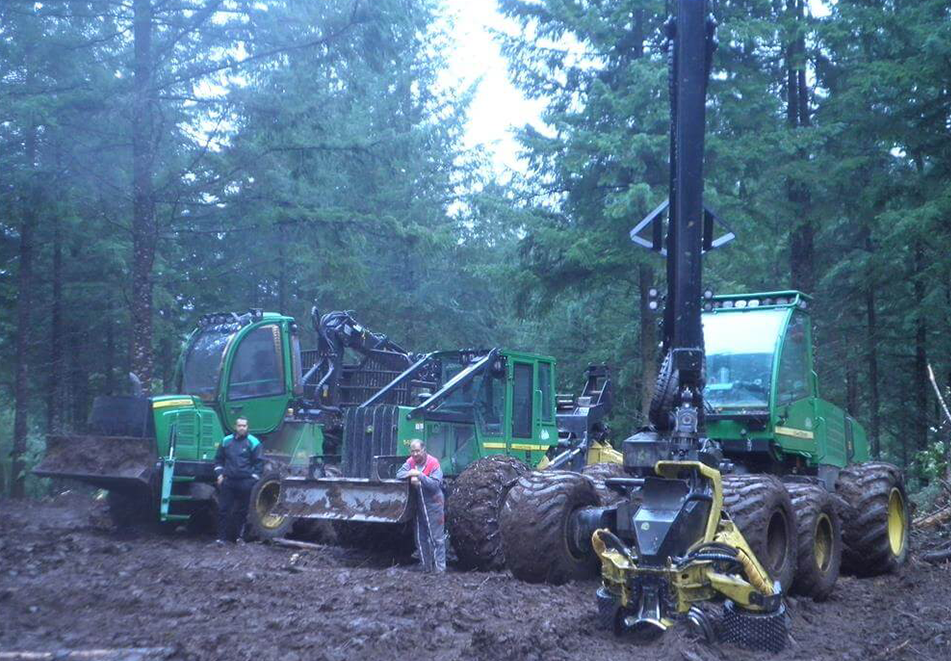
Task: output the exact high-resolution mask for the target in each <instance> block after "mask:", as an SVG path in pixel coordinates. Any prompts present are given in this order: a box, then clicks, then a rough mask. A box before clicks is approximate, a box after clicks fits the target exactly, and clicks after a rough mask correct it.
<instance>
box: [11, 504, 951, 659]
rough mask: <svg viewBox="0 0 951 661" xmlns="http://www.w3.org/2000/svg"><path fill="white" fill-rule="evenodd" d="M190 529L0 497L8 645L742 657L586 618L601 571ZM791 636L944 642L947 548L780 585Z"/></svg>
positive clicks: (858, 650)
mask: <svg viewBox="0 0 951 661" xmlns="http://www.w3.org/2000/svg"><path fill="white" fill-rule="evenodd" d="M210 541H211V540H210V538H207V539H206V538H202V537H192V536H186V535H182V534H168V535H156V534H140V535H139V536H132V537H125V536H119V535H117V534H116V533H114V532H113V531H112V530H110V529H109V528H108V526H107V525H106V524H105V523H104V522H103V519H102V517H101V515H100V513H99V512H98V505H96V504H94V503H93V502H92V501H91V500H90V499H89V498H88V497H86V496H83V495H80V494H70V495H69V496H66V497H60V498H57V499H55V500H53V501H51V502H43V503H36V502H11V501H0V651H4V652H9V651H17V650H26V651H46V652H51V651H55V650H61V649H91V648H102V647H161V648H169V649H171V650H172V651H171V652H170V653H169V654H168V658H174V659H194V660H204V659H209V660H211V659H221V658H229V659H235V660H241V659H247V660H249V661H251V660H253V661H270V660H272V659H273V660H275V661H309V660H311V659H314V660H326V661H344V660H347V661H350V660H356V659H381V660H383V659H387V660H390V659H403V658H412V657H416V656H421V658H427V659H446V660H449V659H474V660H479V661H481V660H486V661H487V660H489V659H493V660H494V659H511V660H513V661H535V660H539V661H540V660H542V659H544V660H545V661H575V660H578V661H580V660H581V659H592V658H606V659H607V658H638V659H644V660H650V659H664V660H665V661H668V660H675V661H680V660H683V661H727V660H728V659H729V660H730V661H746V660H747V659H749V660H750V661H752V660H753V659H757V660H759V659H763V658H764V655H763V654H761V653H753V652H748V651H745V650H741V649H736V648H733V647H729V646H724V645H715V646H707V645H703V644H700V643H697V642H694V641H692V640H691V639H690V638H689V637H688V636H687V635H686V634H685V632H684V631H683V630H682V629H681V628H675V629H674V630H672V631H670V632H668V634H666V635H665V636H664V637H663V638H662V639H661V640H659V641H656V642H653V643H651V644H648V645H637V644H636V643H634V642H631V641H627V640H623V639H617V638H615V637H614V636H613V635H612V634H610V633H605V632H602V631H599V630H597V629H596V627H595V620H596V614H595V602H594V590H595V588H596V585H597V583H596V582H594V581H589V582H585V583H572V584H567V585H562V586H548V585H542V586H535V585H528V584H525V583H521V582H518V581H516V580H514V579H513V578H512V577H511V576H509V575H507V574H504V573H500V572H496V573H491V572H454V571H450V572H449V573H448V574H446V575H444V576H430V575H425V574H420V573H417V572H414V571H412V568H411V566H407V565H400V564H395V562H394V560H393V559H392V558H388V557H387V556H385V555H380V554H370V553H365V552H362V551H359V550H353V549H345V548H341V547H336V546H326V547H323V548H322V549H321V550H320V551H303V550H299V549H288V548H283V547H278V546H269V545H263V544H247V545H244V546H228V547H224V548H221V547H218V546H215V545H213V544H211V543H210ZM789 611H790V613H791V616H792V622H793V627H792V638H793V640H792V642H791V644H790V647H789V648H787V649H786V650H785V651H784V652H782V653H781V654H779V655H775V656H774V657H772V658H775V659H778V660H792V659H797V660H798V659H803V660H805V659H830V660H831V659H836V660H838V659H844V660H846V661H853V660H854V661H859V660H865V659H882V660H884V659H888V660H889V661H891V660H902V659H908V660H909V661H910V660H911V659H915V660H916V661H919V660H922V659H925V660H931V659H933V660H935V661H938V660H944V659H949V658H951V632H949V631H948V628H947V623H948V622H949V621H951V566H943V567H942V566H939V567H932V566H930V565H926V564H924V563H920V562H918V561H917V560H915V559H914V558H913V559H912V562H911V564H910V565H909V566H907V567H906V568H905V569H903V570H902V571H901V572H900V573H899V574H896V575H890V576H885V577H879V578H874V579H857V578H853V577H849V576H843V577H842V578H841V579H840V580H839V583H838V584H837V586H836V589H835V591H834V593H833V595H832V596H831V598H830V600H829V601H827V602H824V603H817V602H813V601H811V600H809V599H795V598H793V599H790V600H789Z"/></svg>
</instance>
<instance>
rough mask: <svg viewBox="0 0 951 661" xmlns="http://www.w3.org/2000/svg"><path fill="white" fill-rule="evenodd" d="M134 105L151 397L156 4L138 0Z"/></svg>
mask: <svg viewBox="0 0 951 661" xmlns="http://www.w3.org/2000/svg"><path fill="white" fill-rule="evenodd" d="M132 10H133V40H134V42H135V44H134V49H133V50H134V58H135V64H134V70H135V72H134V81H133V90H134V99H133V107H132V188H133V190H132V305H131V312H132V347H131V359H132V371H133V372H134V373H135V375H136V376H138V377H139V379H140V380H141V381H142V387H143V389H144V391H145V392H146V393H149V392H151V385H152V370H153V357H152V284H153V283H152V267H153V264H154V262H155V243H156V228H155V199H154V196H153V191H152V178H153V167H154V159H153V151H154V146H153V137H154V127H153V122H154V117H153V114H154V113H153V111H154V108H153V106H154V98H153V97H154V90H153V89H152V4H151V0H134V2H133V3H132Z"/></svg>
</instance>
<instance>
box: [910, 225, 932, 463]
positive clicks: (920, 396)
mask: <svg viewBox="0 0 951 661" xmlns="http://www.w3.org/2000/svg"><path fill="white" fill-rule="evenodd" d="M924 259H925V257H924V248H923V247H922V245H921V242H920V241H916V242H915V264H914V269H915V273H914V281H913V285H912V289H913V291H914V301H915V304H916V305H918V306H919V307H918V308H917V309H916V311H915V367H914V380H915V386H914V392H915V408H914V411H915V424H914V430H915V449H916V450H919V451H920V450H924V449H925V448H926V447H927V445H928V419H929V417H930V416H929V411H928V351H927V339H928V326H927V322H926V321H925V315H924V311H923V310H922V309H921V307H920V306H921V301H922V300H924V296H925V283H924V282H923V281H922V278H923V277H924V266H925V265H924Z"/></svg>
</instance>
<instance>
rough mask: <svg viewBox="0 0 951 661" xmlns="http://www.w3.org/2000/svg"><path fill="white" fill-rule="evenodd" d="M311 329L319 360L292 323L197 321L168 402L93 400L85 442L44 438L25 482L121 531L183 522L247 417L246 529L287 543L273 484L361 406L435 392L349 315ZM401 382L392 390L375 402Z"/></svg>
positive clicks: (205, 494) (321, 319) (209, 489)
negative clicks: (249, 477) (72, 493)
mask: <svg viewBox="0 0 951 661" xmlns="http://www.w3.org/2000/svg"><path fill="white" fill-rule="evenodd" d="M313 322H314V328H315V330H316V331H317V334H318V337H319V342H318V348H317V349H314V350H310V351H302V350H301V348H300V339H299V328H298V325H297V322H296V321H295V320H294V319H293V318H291V317H287V316H283V315H280V314H275V313H265V312H262V311H261V310H251V311H249V312H246V313H242V314H238V313H216V314H210V315H205V316H203V317H202V318H201V320H200V322H199V324H198V327H197V328H196V329H195V330H194V331H193V332H192V333H191V335H190V336H189V338H188V340H187V341H186V343H185V347H184V351H183V352H182V355H181V358H180V360H179V364H178V369H177V376H176V383H175V393H176V394H169V395H161V396H156V397H145V396H142V395H141V394H133V395H131V396H118V397H117V396H108V397H98V398H97V399H96V401H95V403H94V405H93V410H92V414H91V416H90V420H89V430H88V433H85V434H73V435H68V436H51V437H50V438H49V439H48V450H47V455H46V458H45V459H44V461H43V462H42V463H41V464H40V465H39V466H38V467H37V468H36V471H35V472H36V473H37V474H39V475H41V476H45V477H57V478H70V479H75V480H79V481H81V482H85V483H87V484H91V485H93V486H96V487H100V488H103V489H107V490H108V492H109V493H108V503H109V510H110V513H111V515H112V517H113V519H114V521H115V523H117V524H118V525H120V526H124V525H127V524H132V523H137V522H149V521H173V522H176V521H177V522H185V521H189V520H191V519H192V518H193V517H195V516H197V515H202V514H208V513H209V512H211V511H213V508H212V509H210V506H213V504H214V502H215V494H216V491H215V488H214V477H215V476H214V470H213V461H214V456H215V452H216V450H217V447H218V444H219V443H220V442H221V439H222V437H223V436H224V435H225V434H228V433H231V432H232V431H233V429H234V421H235V419H236V418H238V417H239V416H241V417H246V418H247V419H248V422H249V427H250V432H251V433H252V434H255V435H256V436H258V437H259V438H260V439H261V440H262V441H263V443H264V447H265V457H266V460H267V469H266V473H265V475H264V476H262V479H261V480H260V481H259V482H258V484H257V485H256V486H255V488H254V490H253V492H252V507H251V512H250V515H249V524H250V526H251V527H252V529H253V532H254V533H255V534H257V535H258V536H261V537H275V536H280V535H284V534H286V533H287V532H288V530H289V528H290V526H291V525H292V523H293V521H292V520H291V519H290V518H288V517H284V516H276V515H274V514H272V513H271V510H272V508H273V505H274V504H275V503H276V502H277V499H278V490H279V488H280V479H281V477H283V476H284V475H286V474H288V473H294V472H304V471H306V469H307V466H308V463H309V459H310V457H311V456H312V455H318V454H322V453H324V452H335V451H336V448H339V447H340V444H341V440H342V435H343V427H344V422H345V417H346V411H347V410H348V409H349V408H351V407H354V406H357V405H359V404H361V403H363V402H364V401H366V400H368V399H370V398H371V397H372V398H374V401H377V402H380V403H390V404H406V403H409V402H410V401H411V400H412V399H413V398H414V397H415V393H416V392H417V391H420V390H432V389H433V388H435V387H437V386H438V382H436V381H433V380H432V372H431V371H430V370H429V369H428V368H427V367H426V366H425V365H422V364H418V362H419V361H418V358H419V356H417V355H415V354H410V353H408V352H406V351H404V350H403V349H402V348H401V347H399V346H398V345H396V344H395V343H393V342H392V341H390V340H389V339H388V338H387V337H386V336H385V335H380V334H377V333H373V332H371V331H369V330H367V329H366V328H364V327H363V326H362V325H360V324H359V323H358V322H356V321H355V320H354V319H353V317H352V316H351V315H350V314H349V313H347V312H331V313H329V314H326V315H323V316H320V315H319V314H318V313H317V310H316V308H315V309H314V312H313ZM354 356H356V360H354V359H353V357H354ZM414 366H415V367H414ZM400 375H403V379H402V380H401V382H400V384H399V385H398V386H395V387H389V388H387V389H386V393H385V394H383V395H380V396H377V395H378V394H379V392H380V391H381V390H382V389H383V388H384V387H385V386H387V385H388V384H390V382H391V381H392V380H393V379H394V378H396V377H397V376H400Z"/></svg>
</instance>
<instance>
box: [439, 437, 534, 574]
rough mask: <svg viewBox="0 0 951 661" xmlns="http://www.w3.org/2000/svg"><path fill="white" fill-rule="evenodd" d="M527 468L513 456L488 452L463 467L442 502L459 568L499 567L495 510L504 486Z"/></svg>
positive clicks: (500, 557) (501, 563)
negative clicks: (445, 509) (445, 501)
mask: <svg viewBox="0 0 951 661" xmlns="http://www.w3.org/2000/svg"><path fill="white" fill-rule="evenodd" d="M528 471H529V468H528V466H526V465H525V464H524V463H522V462H521V461H519V460H518V459H516V458H514V457H507V456H505V455H492V456H490V457H483V458H482V459H479V460H478V461H477V462H475V463H473V464H472V465H470V466H468V467H466V469H465V470H464V471H463V472H462V474H461V475H460V476H459V478H458V479H456V481H455V482H454V484H453V488H452V493H451V494H450V495H449V498H448V500H447V503H446V507H447V517H446V525H447V527H448V529H449V539H451V540H452V547H453V549H455V551H456V556H457V558H458V561H459V566H460V568H462V569H503V568H504V567H505V558H504V556H503V554H502V538H501V535H500V533H499V512H500V510H501V509H502V501H503V500H504V498H505V495H506V494H507V493H508V488H509V487H510V486H511V485H512V484H513V483H514V482H515V480H517V479H518V478H519V477H521V476H522V475H524V474H525V473H527V472H528Z"/></svg>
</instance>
